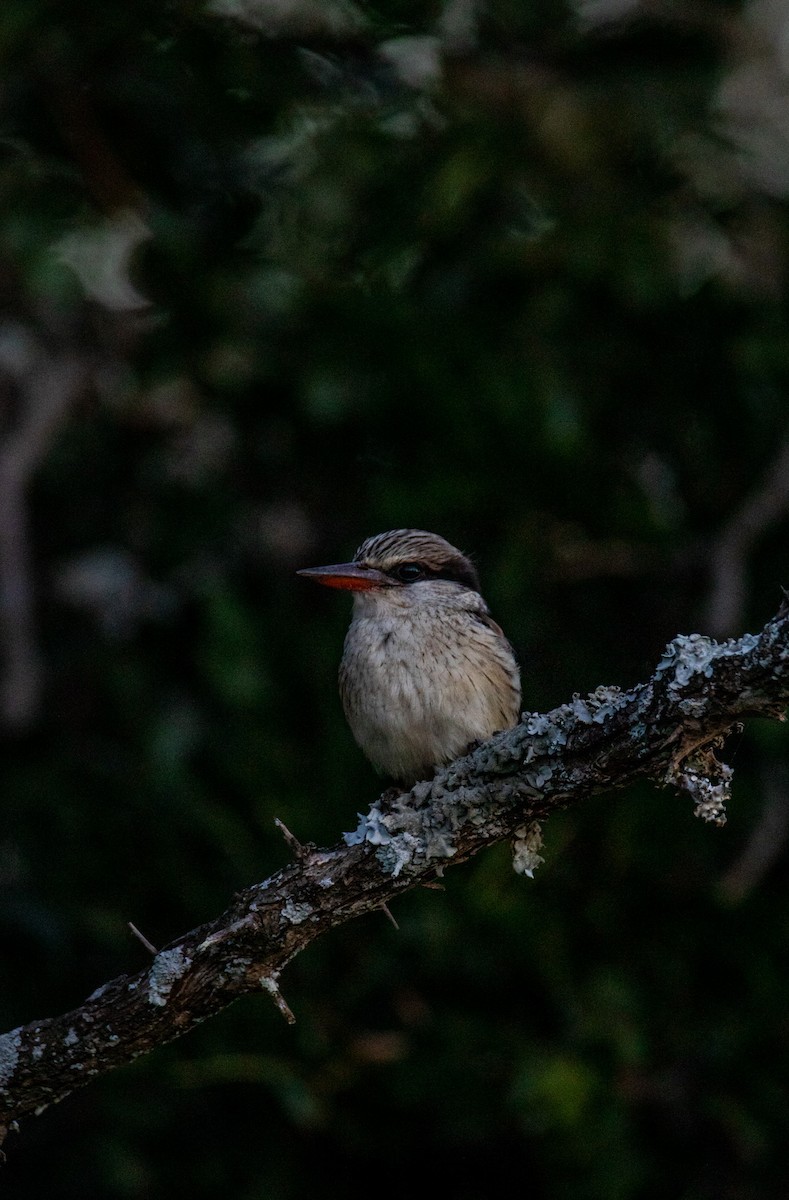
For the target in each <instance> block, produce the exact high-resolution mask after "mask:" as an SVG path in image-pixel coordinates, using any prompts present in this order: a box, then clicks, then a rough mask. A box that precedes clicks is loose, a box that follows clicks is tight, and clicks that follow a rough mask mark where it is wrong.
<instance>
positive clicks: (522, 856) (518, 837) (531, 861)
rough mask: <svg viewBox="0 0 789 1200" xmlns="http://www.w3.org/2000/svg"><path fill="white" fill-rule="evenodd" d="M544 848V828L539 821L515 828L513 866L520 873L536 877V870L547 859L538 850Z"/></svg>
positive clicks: (531, 877)
mask: <svg viewBox="0 0 789 1200" xmlns="http://www.w3.org/2000/svg"><path fill="white" fill-rule="evenodd" d="M540 850H542V830H541V829H540V823H539V821H532V822H531V824H530V825H523V826H521V828H520V829H516V830H515V835H514V837H513V840H512V866H513V870H514V871H515V872H516V873H517V874H518V875H528V877H529V879H533V878H534V872H535V871H536V870H537V867H539V866H540V865H541V864H542V863H544V862H545V859H544V858H543V857H542V855H541V854H539V853H538V851H540Z"/></svg>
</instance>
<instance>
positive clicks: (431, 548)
mask: <svg viewBox="0 0 789 1200" xmlns="http://www.w3.org/2000/svg"><path fill="white" fill-rule="evenodd" d="M298 574H299V575H304V576H305V577H306V578H307V579H314V580H315V582H316V583H322V584H323V585H324V586H325V587H333V588H343V589H344V590H346V591H351V592H360V593H365V592H367V593H369V592H378V593H382V592H390V593H391V591H392V589H400V591H401V592H403V591H405V590H406V589H407V590H409V591H410V590H411V589H414V592H416V591H417V589H420V585H423V584H424V583H426V582H435V581H438V580H446V581H449V582H451V583H454V584H460V585H461V586H462V587H463V588H466V589H468V590H469V591H473V592H478V591H479V577H478V576H477V572H476V568H475V567H474V564H473V563H472V562H471V560H470V559H468V558H467V557H466V556H465V554H462V553H461V552H460V550H457V549H456V548H455V547H454V546H451V545H450V543H449V542H448V541H446V539H445V538H442V537H439V535H438V534H437V533H428V532H427V531H426V530H424V529H391V530H389V532H388V533H377V534H375V536H374V537H370V538H367V540H366V541H364V542H362V544H361V546H360V547H359V549H358V550H357V551H356V554H355V555H354V558H353V562H349V563H336V564H334V565H333V566H330V567H308V568H306V569H305V570H303V571H299V572H298ZM420 590H421V589H420Z"/></svg>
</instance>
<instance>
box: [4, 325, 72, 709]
mask: <svg viewBox="0 0 789 1200" xmlns="http://www.w3.org/2000/svg"><path fill="white" fill-rule="evenodd" d="M19 332H20V334H21V335H22V336H24V332H23V331H21V330H20V331H19ZM3 349H5V347H3ZM5 357H6V360H7V355H6V356H5ZM28 358H32V361H31V362H28V361H25V360H26V359H28ZM3 365H5V366H8V362H7V361H6V362H4V363H3ZM15 365H16V366H17V367H18V368H21V367H23V366H24V367H27V368H28V369H26V370H24V372H23V371H21V370H20V371H19V372H18V379H17V382H18V386H19V388H20V393H21V398H20V415H19V419H18V421H17V422H16V424H15V425H14V426H13V427H12V428H11V430H10V432H9V433H8V434H7V436H6V438H5V440H4V441H3V443H2V444H0V640H1V642H2V646H1V648H0V657H1V658H2V660H3V673H2V678H0V724H4V725H6V726H8V727H10V728H12V729H24V728H25V727H26V726H28V725H29V724H30V722H31V721H32V720H33V719H34V717H35V715H36V713H37V711H38V706H39V700H40V695H41V686H42V679H41V659H40V655H39V651H38V644H37V638H36V622H35V615H34V609H35V595H34V591H35V589H34V586H33V573H32V566H31V544H30V530H29V521H28V508H27V502H28V495H27V494H28V488H29V485H30V483H31V482H32V480H33V478H34V476H35V474H36V471H37V470H38V468H39V467H40V466H41V464H42V462H43V461H44V459H45V458H46V456H47V454H48V453H49V450H50V448H51V446H52V443H53V442H54V439H55V437H56V435H57V433H58V430H59V429H60V427H61V426H62V424H63V422H64V421H65V419H66V417H67V415H68V413H69V411H70V409H71V407H72V405H73V404H74V403H75V402H76V400H77V399H78V397H79V396H80V394H81V393H82V391H83V390H84V387H85V383H86V379H87V370H88V369H87V366H86V364H85V363H84V361H83V360H81V359H80V358H78V357H77V356H76V355H73V354H72V355H64V356H63V357H62V358H47V357H46V356H45V355H44V353H43V351H40V350H37V349H36V348H35V347H34V346H32V344H30V345H27V354H26V355H24V356H23V357H22V359H20V360H19V361H18V362H17V363H16V364H15Z"/></svg>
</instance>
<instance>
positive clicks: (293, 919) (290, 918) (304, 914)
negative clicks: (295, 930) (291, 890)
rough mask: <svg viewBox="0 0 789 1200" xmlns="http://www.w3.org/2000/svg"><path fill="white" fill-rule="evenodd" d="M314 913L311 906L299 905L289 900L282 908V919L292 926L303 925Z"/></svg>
mask: <svg viewBox="0 0 789 1200" xmlns="http://www.w3.org/2000/svg"><path fill="white" fill-rule="evenodd" d="M314 911H315V910H314V908H313V907H312V905H311V904H297V903H296V902H295V901H294V900H288V901H286V903H285V904H284V905H283V907H282V917H283V920H285V921H287V922H288V923H289V924H290V925H301V924H302V922H303V921H306V920H307V918H308V917H311V916H312V914H313V912H314Z"/></svg>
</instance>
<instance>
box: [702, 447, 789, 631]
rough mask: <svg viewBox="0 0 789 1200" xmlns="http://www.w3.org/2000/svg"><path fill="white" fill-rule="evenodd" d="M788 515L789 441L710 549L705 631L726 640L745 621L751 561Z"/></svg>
mask: <svg viewBox="0 0 789 1200" xmlns="http://www.w3.org/2000/svg"><path fill="white" fill-rule="evenodd" d="M787 514H789V441H787V442H784V444H783V446H782V447H781V449H780V450H779V452H778V455H777V456H776V458H775V459H774V461H773V462H772V464H771V465H770V467H769V469H768V470H767V473H766V474H765V476H764V478H763V480H762V482H761V484H760V485H759V487H758V488H757V489H756V491H754V492H752V493H751V495H750V496H748V498H747V499H746V501H745V503H744V504H743V506H742V508H741V509H740V510H739V512H736V513H735V514H734V516H733V517H732V518H731V519H730V520H729V521H728V523H727V524H726V525H724V527H723V529H722V530H721V532H720V534H719V535H718V537H717V538H716V539H715V541H714V543H713V544H712V546H711V547H710V551H709V560H710V564H711V572H712V582H711V585H710V593H709V599H708V601H707V611H706V616H705V620H704V625H705V628H707V629H709V631H710V633H712V634H713V635H714V636H715V637H725V636H727V635H729V634H731V632H732V631H733V630H734V629H736V628H738V626H739V625H740V624H741V622H742V620H743V614H744V612H745V602H746V598H747V575H748V557H749V555H750V553H751V550H752V549H753V547H754V545H755V543H756V542H757V541H758V540H759V538H760V537H762V536H763V535H764V534H765V532H766V531H767V530H768V529H769V528H770V527H771V526H772V525H775V524H776V523H777V522H778V521H780V520H782V519H783V518H785V517H786V516H787Z"/></svg>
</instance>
